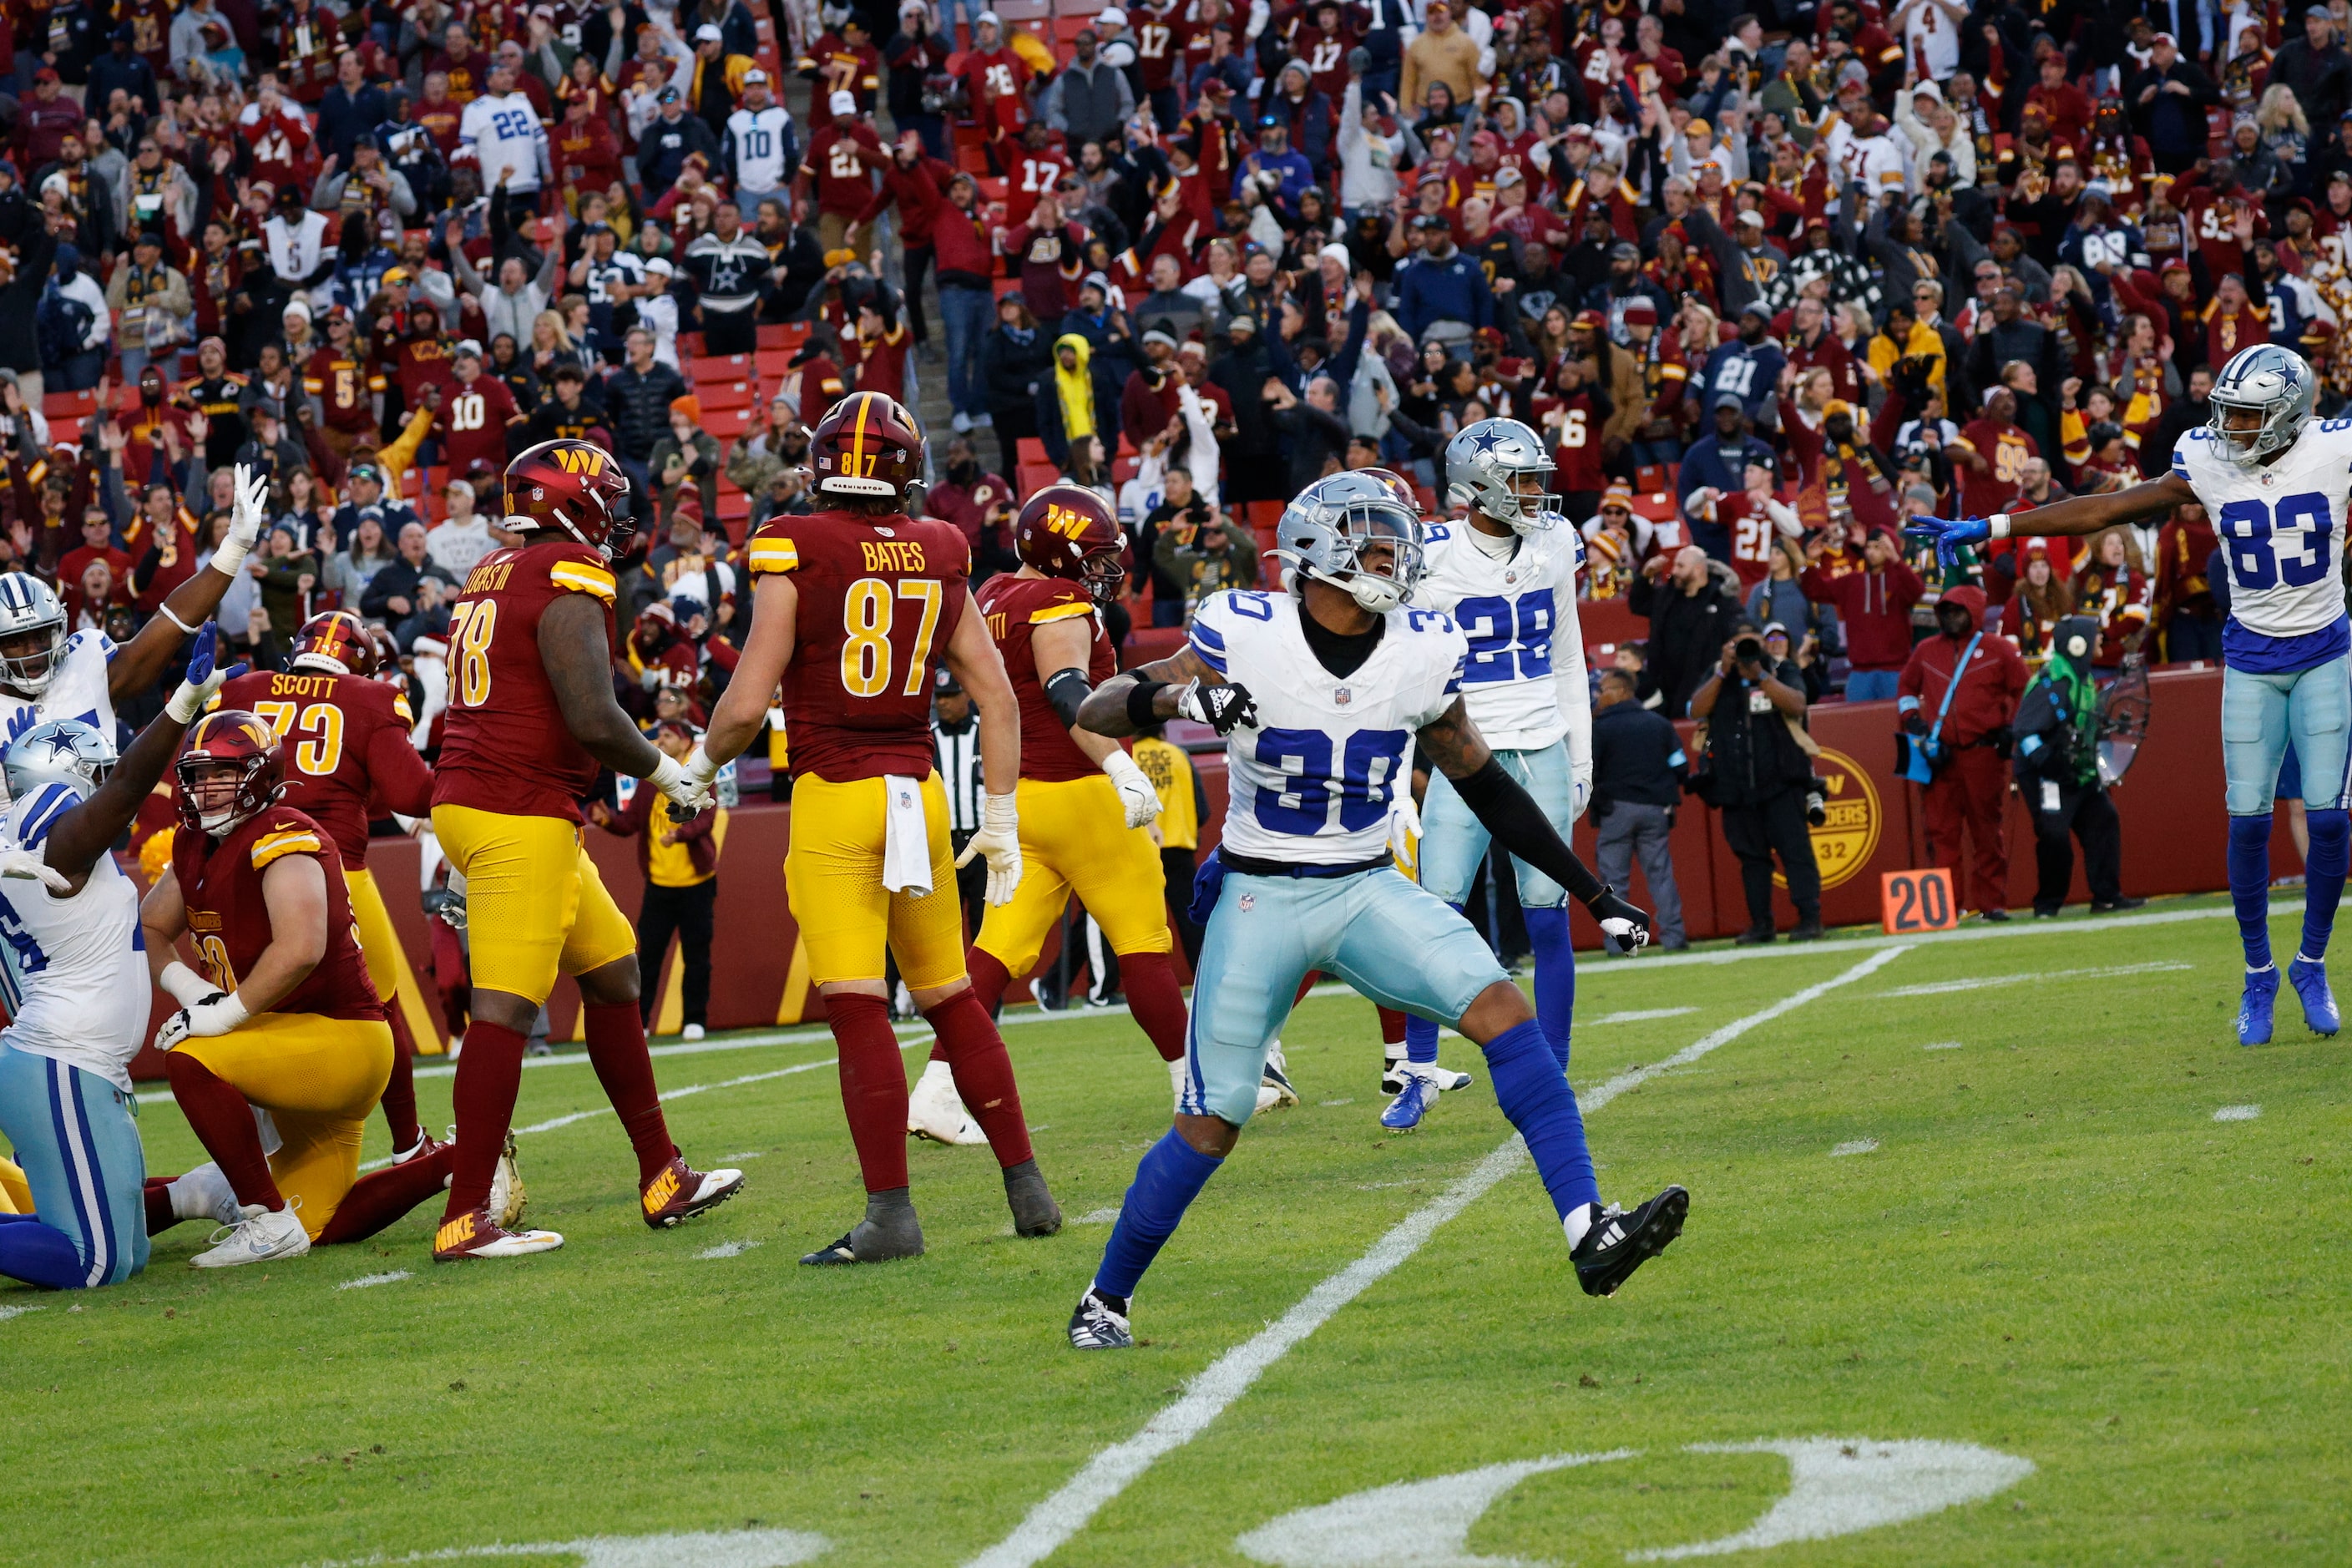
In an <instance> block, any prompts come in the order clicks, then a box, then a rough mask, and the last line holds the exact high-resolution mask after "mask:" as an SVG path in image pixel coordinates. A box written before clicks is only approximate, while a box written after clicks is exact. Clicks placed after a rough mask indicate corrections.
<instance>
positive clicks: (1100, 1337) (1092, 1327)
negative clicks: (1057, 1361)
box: [1070, 1285, 1135, 1351]
mask: <svg viewBox="0 0 2352 1568" xmlns="http://www.w3.org/2000/svg"><path fill="white" fill-rule="evenodd" d="M1127 1312H1128V1304H1127V1303H1126V1302H1125V1301H1122V1300H1119V1299H1118V1297H1116V1296H1106V1295H1104V1294H1103V1293H1102V1292H1101V1291H1100V1290H1097V1289H1095V1288H1094V1287H1093V1286H1091V1285H1089V1286H1087V1293H1086V1294H1085V1295H1083V1296H1081V1297H1079V1298H1078V1308H1077V1310H1076V1311H1075V1312H1072V1313H1071V1314H1070V1344H1071V1347H1072V1348H1073V1349H1076V1350H1082V1351H1124V1350H1133V1349H1134V1348H1135V1335H1134V1334H1132V1333H1131V1332H1129V1330H1128V1326H1127Z"/></svg>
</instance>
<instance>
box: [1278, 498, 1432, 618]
mask: <svg viewBox="0 0 2352 1568" xmlns="http://www.w3.org/2000/svg"><path fill="white" fill-rule="evenodd" d="M1373 545H1387V546H1389V548H1390V554H1389V562H1388V567H1387V570H1386V571H1384V572H1383V571H1381V570H1377V569H1375V568H1374V567H1372V566H1370V565H1368V564H1366V563H1365V561H1364V552H1365V551H1366V550H1368V549H1369V548H1370V547H1371V546H1373ZM1274 555H1275V558H1276V560H1278V561H1280V562H1281V563H1283V565H1284V566H1286V567H1287V568H1288V569H1289V574H1290V578H1291V585H1295V584H1296V580H1297V578H1300V577H1316V578H1320V579H1321V580H1322V581H1324V582H1326V583H1328V584H1331V585H1332V586H1334V587H1336V588H1343V589H1345V590H1347V592H1348V593H1349V594H1350V595H1353V596H1354V598H1355V601H1356V603H1358V604H1359V605H1362V606H1363V607H1364V608H1365V609H1367V610H1370V612H1372V614H1374V615H1376V616H1379V615H1386V614H1387V613H1388V612H1389V611H1391V610H1393V609H1395V608H1396V607H1397V606H1398V605H1402V604H1403V603H1404V602H1405V601H1406V600H1407V599H1409V598H1411V597H1412V590H1413V586H1414V584H1418V583H1419V582H1420V581H1421V574H1422V525H1421V510H1420V508H1419V507H1418V506H1417V505H1416V504H1415V503H1414V498H1413V492H1412V486H1411V485H1408V484H1406V483H1405V482H1404V480H1402V479H1399V478H1398V477H1397V476H1396V475H1394V474H1392V473H1390V472H1389V471H1388V470H1387V469H1385V468H1357V469H1353V470H1351V471H1349V472H1347V473H1339V474H1332V475H1330V476H1328V477H1327V478H1324V479H1318V480H1316V481H1315V482H1314V483H1313V484H1311V485H1309V486H1307V488H1306V489H1303V490H1301V491H1299V492H1298V496H1297V500H1293V501H1292V502H1291V503H1290V504H1289V505H1288V506H1287V507H1286V508H1284V509H1283V513H1282V522H1281V524H1280V526H1279V527H1277V528H1276V531H1275V544H1274Z"/></svg>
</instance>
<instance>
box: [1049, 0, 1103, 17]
mask: <svg viewBox="0 0 2352 1568" xmlns="http://www.w3.org/2000/svg"><path fill="white" fill-rule="evenodd" d="M1109 4H1110V0H1054V13H1055V16H1084V17H1086V18H1087V20H1088V21H1092V20H1093V19H1094V17H1095V16H1096V14H1097V12H1099V11H1101V10H1102V9H1103V8H1104V7H1106V6H1108V5H1109Z"/></svg>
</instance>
